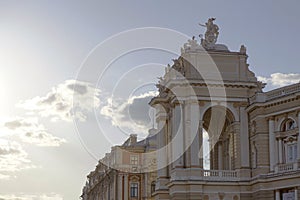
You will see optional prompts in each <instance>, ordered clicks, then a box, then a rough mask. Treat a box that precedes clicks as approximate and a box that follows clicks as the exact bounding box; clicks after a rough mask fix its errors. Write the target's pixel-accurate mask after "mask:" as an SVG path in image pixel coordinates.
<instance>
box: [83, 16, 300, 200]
mask: <svg viewBox="0 0 300 200" xmlns="http://www.w3.org/2000/svg"><path fill="white" fill-rule="evenodd" d="M214 20H215V19H214V18H211V19H209V20H208V22H207V23H206V24H205V25H202V26H205V27H206V28H207V31H206V33H205V37H204V38H202V39H201V42H200V43H198V42H197V41H196V40H195V38H194V37H193V39H191V40H189V41H188V42H187V43H186V44H184V46H183V47H182V49H181V55H180V56H179V57H178V58H177V59H174V60H173V61H174V64H173V65H172V66H168V67H167V68H166V72H165V74H164V76H163V77H162V78H161V79H160V81H159V83H158V84H157V87H158V89H159V94H158V95H157V96H156V97H154V98H153V99H152V100H151V102H150V105H151V106H153V107H154V108H155V109H156V123H157V133H156V135H155V137H156V141H157V146H156V147H155V148H156V151H155V152H156V159H157V162H156V167H157V170H156V171H157V174H156V173H155V174H153V172H151V173H152V175H149V173H148V172H146V173H140V174H139V173H134V172H127V174H126V172H125V175H122V177H124V176H125V177H126V175H127V176H131V174H132V173H133V174H139V176H140V177H139V178H138V180H144V181H142V182H139V187H140V188H139V190H140V191H141V192H140V193H139V194H143V195H139V196H138V198H136V197H135V198H132V197H131V195H127V194H128V193H127V192H123V193H122V195H119V196H118V194H119V190H120V189H119V190H118V192H117V190H116V188H117V187H116V186H115V185H118V184H114V188H112V189H111V190H109V191H113V190H114V192H111V195H110V196H108V195H106V196H108V197H109V198H108V197H107V198H106V197H104V196H103V195H101V196H100V197H98V198H97V197H95V198H89V196H90V195H89V192H88V191H91V189H90V188H91V186H90V184H91V182H93V181H92V179H91V177H92V176H93V175H91V174H90V175H89V182H88V183H87V186H85V188H84V191H83V199H120V200H128V199H151V198H155V199H157V200H167V199H172V200H184V199H195V200H196V199H197V200H200V199H201V200H210V199H211V200H216V199H220V200H240V199H241V200H254V199H261V200H265V199H266V200H274V199H275V200H300V138H299V136H300V128H299V127H300V82H299V83H296V84H293V85H289V86H285V87H282V88H278V89H275V90H272V91H269V92H263V91H262V89H263V87H264V84H263V83H262V82H260V81H258V80H257V78H256V76H255V74H254V73H253V72H252V71H250V69H249V65H248V63H247V58H248V56H247V52H246V48H245V46H243V45H242V46H241V48H240V50H239V51H237V52H234V51H229V50H228V48H227V47H226V45H223V44H217V43H216V42H217V37H218V35H219V28H218V26H217V25H216V24H214ZM204 132H206V133H207V135H208V138H209V139H208V141H209V144H208V145H209V157H210V164H209V168H208V169H207V168H205V167H204V165H203V162H204V161H203V157H204V156H203V155H204V152H203V151H204V150H203V142H204V140H203V135H204ZM146 140H147V139H146ZM142 143H143V141H142ZM145 144H146V143H145V142H144V147H143V149H144V150H142V151H145V149H147V148H145V146H146V145H145ZM125 146H126V145H125ZM126 148H127V147H126ZM152 150H153V149H152ZM146 160H147V159H146ZM104 163H105V162H104ZM145 163H147V161H146V162H145ZM106 168H108V169H109V168H110V167H109V165H107V166H106ZM100 171H101V170H100ZM92 173H94V172H92ZM114 173H115V174H118V173H119V172H117V171H115V172H114ZM108 174H109V173H108V172H103V170H102V179H101V178H98V179H97V178H95V179H97V180H98V182H100V183H102V182H104V181H102V180H105V178H107V177H112V176H109V175H108ZM122 174H124V172H122ZM143 176H147V177H148V178H144V177H143ZM116 177H119V176H118V175H117V176H116ZM125 179H126V181H127V183H130V179H127V178H125ZM146 179H147V180H150V181H148V182H147V181H145V180H146ZM154 179H155V184H154V182H153V180H154ZM110 180H111V181H114V183H116V182H117V178H114V179H112V178H111V179H110ZM118 180H119V179H118ZM121 180H122V181H123V180H124V179H123V178H121ZM122 183H123V182H122ZM100 185H103V184H100ZM104 185H105V184H104ZM125 185H126V184H125ZM125 185H124V184H121V186H122V187H123V186H125ZM154 186H155V188H154ZM101 187H102V186H101ZM119 187H120V184H119V185H118V188H119ZM128 187H129V185H128V184H127V185H126V186H125V189H121V191H124V190H125V191H129V190H130V188H129V189H128ZM87 188H89V189H87ZM144 188H145V189H144ZM146 188H147V189H146ZM96 191H98V192H99V193H101V192H102V191H108V190H107V189H106V190H105V189H103V188H102V189H101V188H97V190H96ZM142 191H151V192H150V193H147V192H142ZM124 194H125V195H124ZM84 195H86V196H84Z"/></svg>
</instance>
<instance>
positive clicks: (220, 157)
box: [218, 141, 223, 170]
mask: <svg viewBox="0 0 300 200" xmlns="http://www.w3.org/2000/svg"><path fill="white" fill-rule="evenodd" d="M218 169H219V170H222V169H223V147H222V142H221V141H220V142H218Z"/></svg>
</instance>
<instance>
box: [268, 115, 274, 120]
mask: <svg viewBox="0 0 300 200" xmlns="http://www.w3.org/2000/svg"><path fill="white" fill-rule="evenodd" d="M267 120H268V121H274V120H275V117H274V116H271V117H267Z"/></svg>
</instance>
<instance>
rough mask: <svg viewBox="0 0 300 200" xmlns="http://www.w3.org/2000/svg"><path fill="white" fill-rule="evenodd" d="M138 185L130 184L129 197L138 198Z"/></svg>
mask: <svg viewBox="0 0 300 200" xmlns="http://www.w3.org/2000/svg"><path fill="white" fill-rule="evenodd" d="M138 189H139V187H138V183H131V185H130V197H138Z"/></svg>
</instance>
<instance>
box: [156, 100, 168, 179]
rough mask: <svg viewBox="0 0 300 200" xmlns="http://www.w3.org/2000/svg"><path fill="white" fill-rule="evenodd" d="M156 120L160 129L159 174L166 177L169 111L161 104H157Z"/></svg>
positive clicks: (158, 143) (158, 144) (158, 142)
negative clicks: (166, 139)
mask: <svg viewBox="0 0 300 200" xmlns="http://www.w3.org/2000/svg"><path fill="white" fill-rule="evenodd" d="M156 112H157V114H156V121H157V129H158V130H159V132H158V134H157V136H158V140H157V148H158V149H157V176H158V177H166V176H167V168H166V166H167V152H166V141H165V138H166V129H167V126H166V119H167V113H166V111H165V109H164V108H163V107H162V106H161V105H157V106H156Z"/></svg>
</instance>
